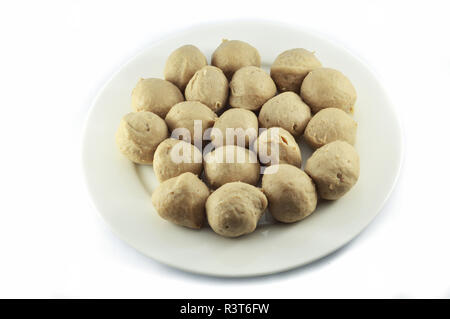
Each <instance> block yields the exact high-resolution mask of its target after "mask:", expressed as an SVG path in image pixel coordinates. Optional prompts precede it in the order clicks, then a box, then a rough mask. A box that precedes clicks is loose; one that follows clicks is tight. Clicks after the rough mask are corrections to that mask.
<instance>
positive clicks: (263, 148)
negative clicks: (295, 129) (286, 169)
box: [252, 127, 302, 167]
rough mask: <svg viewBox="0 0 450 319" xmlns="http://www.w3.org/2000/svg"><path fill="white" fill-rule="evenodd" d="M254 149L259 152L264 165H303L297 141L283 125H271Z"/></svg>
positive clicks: (255, 143)
mask: <svg viewBox="0 0 450 319" xmlns="http://www.w3.org/2000/svg"><path fill="white" fill-rule="evenodd" d="M252 149H253V150H254V151H255V152H257V153H258V158H259V161H260V162H261V163H262V164H264V165H275V164H291V165H294V166H297V167H301V166H302V155H301V152H300V147H299V146H298V144H297V141H296V140H295V139H294V137H293V136H292V135H291V133H289V132H288V131H286V130H285V129H283V128H281V127H271V128H269V129H267V130H265V131H263V132H262V133H261V134H260V135H259V137H258V139H257V140H256V141H255V142H254V145H253V148H252Z"/></svg>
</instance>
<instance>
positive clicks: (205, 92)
mask: <svg viewBox="0 0 450 319" xmlns="http://www.w3.org/2000/svg"><path fill="white" fill-rule="evenodd" d="M184 94H185V96H186V100H187V101H199V102H202V103H203V104H205V105H206V106H208V107H209V108H210V109H211V110H213V111H214V112H218V111H220V110H221V109H223V108H224V107H225V106H226V103H227V100H228V80H227V78H226V77H225V75H224V74H223V72H222V70H221V69H219V68H216V67H215V66H210V65H208V66H205V67H203V68H201V69H200V70H198V71H197V72H195V74H194V76H193V77H192V78H191V80H190V81H189V83H188V85H187V87H186V91H185V92H184Z"/></svg>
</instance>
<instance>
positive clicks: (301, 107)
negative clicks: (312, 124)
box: [258, 92, 311, 137]
mask: <svg viewBox="0 0 450 319" xmlns="http://www.w3.org/2000/svg"><path fill="white" fill-rule="evenodd" d="M310 119H311V110H310V108H309V106H308V105H306V104H305V103H304V102H303V101H302V99H301V98H300V96H298V94H296V93H294V92H284V93H281V94H279V95H277V96H275V97H273V98H271V99H270V100H268V101H267V102H266V103H264V105H263V106H262V108H261V111H260V112H259V116H258V120H259V125H260V126H261V127H265V128H270V127H282V128H284V129H285V130H286V131H288V132H289V133H291V134H292V136H294V137H300V136H301V135H302V134H303V131H304V130H305V127H306V125H307V124H308V122H309V120H310Z"/></svg>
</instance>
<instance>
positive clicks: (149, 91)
mask: <svg viewBox="0 0 450 319" xmlns="http://www.w3.org/2000/svg"><path fill="white" fill-rule="evenodd" d="M182 101H184V97H183V94H182V93H181V91H180V90H179V89H178V88H177V87H176V86H175V85H174V84H172V83H170V82H169V81H165V80H161V79H155V78H149V79H140V80H139V82H138V83H137V85H136V87H135V88H134V89H133V92H132V93H131V107H132V108H133V110H134V111H135V112H141V111H149V112H153V113H155V114H156V115H158V116H159V117H161V118H164V117H165V116H166V114H167V112H169V110H170V108H171V107H172V106H174V105H175V104H177V103H179V102H182Z"/></svg>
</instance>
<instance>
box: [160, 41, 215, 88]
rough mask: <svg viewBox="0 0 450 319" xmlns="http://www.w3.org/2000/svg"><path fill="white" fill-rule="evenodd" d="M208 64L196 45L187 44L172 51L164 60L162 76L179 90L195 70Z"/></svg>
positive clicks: (184, 86)
mask: <svg viewBox="0 0 450 319" xmlns="http://www.w3.org/2000/svg"><path fill="white" fill-rule="evenodd" d="M207 64H208V61H207V60H206V57H205V55H204V54H203V53H202V51H200V50H199V49H198V48H197V47H196V46H194V45H191V44H187V45H183V46H181V47H179V48H178V49H176V50H175V51H173V52H172V53H171V54H170V55H169V57H168V58H167V60H166V65H165V67H164V78H165V79H166V80H167V81H170V82H172V83H173V84H175V85H176V86H177V87H178V88H179V89H180V90H181V92H184V89H185V88H186V85H187V84H188V82H189V80H190V79H191V78H192V76H193V75H194V73H195V72H197V71H198V70H200V69H201V68H202V67H204V66H205V65H207Z"/></svg>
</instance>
